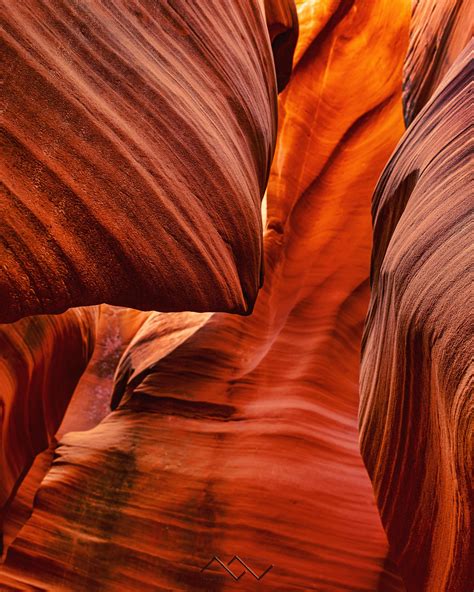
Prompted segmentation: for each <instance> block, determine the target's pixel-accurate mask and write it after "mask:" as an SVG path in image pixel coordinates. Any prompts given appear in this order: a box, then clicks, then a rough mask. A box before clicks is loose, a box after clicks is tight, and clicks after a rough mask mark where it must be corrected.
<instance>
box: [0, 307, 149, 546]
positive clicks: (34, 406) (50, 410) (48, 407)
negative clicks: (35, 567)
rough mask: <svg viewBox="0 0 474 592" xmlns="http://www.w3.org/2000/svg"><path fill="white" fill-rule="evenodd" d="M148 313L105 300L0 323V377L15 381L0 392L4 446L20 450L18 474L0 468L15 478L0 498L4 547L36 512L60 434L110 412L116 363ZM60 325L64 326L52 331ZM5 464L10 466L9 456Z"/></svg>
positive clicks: (83, 427) (8, 451)
mask: <svg viewBox="0 0 474 592" xmlns="http://www.w3.org/2000/svg"><path fill="white" fill-rule="evenodd" d="M147 316H148V313H143V312H139V311H134V310H130V309H119V308H114V307H110V306H106V305H102V306H101V307H97V309H95V310H90V309H89V310H88V309H80V310H75V311H69V312H68V313H65V314H63V315H60V316H58V317H47V316H41V317H31V318H29V319H24V320H23V321H20V322H17V323H14V324H12V325H4V326H3V327H0V331H1V333H2V334H3V335H4V336H5V337H4V339H3V340H2V342H1V351H2V354H3V356H4V366H3V368H2V372H1V373H0V384H2V385H4V384H5V382H4V380H5V379H6V375H7V373H8V376H9V379H10V384H11V386H10V388H9V389H7V390H6V391H5V390H3V392H2V401H3V404H4V407H5V408H6V409H7V413H6V414H5V418H4V421H3V422H2V449H3V451H4V454H5V456H9V459H10V460H13V459H15V454H16V456H17V457H18V458H16V460H17V464H16V466H15V470H14V479H12V478H11V476H10V478H9V476H8V475H5V474H4V475H2V483H3V482H4V483H5V484H7V483H10V489H11V490H12V491H13V493H14V496H13V495H12V497H11V499H9V500H8V503H5V498H6V497H7V496H6V495H5V496H4V498H3V499H2V505H3V504H5V505H4V507H3V509H2V522H3V524H2V530H3V552H4V553H5V552H6V549H7V548H8V545H9V544H10V542H11V541H12V539H13V537H14V536H15V535H16V534H17V532H18V531H19V529H20V528H21V526H22V525H23V524H24V522H25V521H26V519H27V518H28V517H29V515H30V514H31V510H32V506H33V498H34V495H35V494H36V491H37V489H38V486H39V484H40V482H41V480H42V479H43V478H44V476H45V474H46V473H47V471H48V470H49V468H50V466H51V461H52V457H53V452H54V449H55V447H56V445H57V439H58V438H60V437H61V435H63V434H65V433H67V432H70V431H76V430H87V429H90V428H92V427H94V426H95V425H97V424H98V423H99V422H100V421H101V420H102V419H103V418H104V417H105V416H106V415H108V413H109V412H110V392H111V390H112V388H113V384H114V374H115V369H116V366H117V363H118V361H119V359H120V357H121V355H122V353H123V352H124V350H125V349H126V347H127V345H128V343H129V341H130V339H131V338H132V337H133V336H134V335H135V334H136V333H137V330H138V328H139V327H140V326H141V325H142V324H143V322H144V321H145V320H146V318H147ZM43 327H46V330H43V329H42V328H43ZM55 327H59V330H56V331H55V330H53V329H54V328H55ZM12 335H13V336H14V338H13V339H12ZM71 335H72V336H73V338H72V339H71V341H69V339H70V337H69V336H71ZM81 337H82V341H81ZM12 343H14V346H12ZM6 344H8V345H6ZM81 347H82V356H81V349H80V348H81ZM92 350H93V351H92ZM91 354H92V356H91ZM89 358H90V361H89ZM26 364H28V370H27V371H25V368H26ZM81 373H82V376H81ZM26 375H28V376H29V382H28V381H27V379H26V378H25V376H26ZM65 377H67V378H66V380H65ZM79 377H80V378H79ZM76 383H77V386H76ZM38 408H40V409H41V412H42V413H43V414H44V415H43V418H42V417H41V415H40V414H39V413H38ZM25 426H28V427H25ZM26 434H28V437H27V438H25V435H26ZM48 445H49V448H47V447H48ZM45 448H47V449H46V450H45ZM12 451H15V454H12ZM41 451H43V452H42V453H41V454H39V455H38V456H37V457H36V458H35V456H36V454H38V452H41ZM33 459H34V462H33V464H32V465H31V463H32V460H33ZM2 460H3V458H2ZM30 465H31V468H29V467H30ZM1 466H2V467H3V466H5V469H6V470H7V468H8V463H5V465H3V463H2V465H1ZM18 475H19V476H18ZM8 497H10V496H8Z"/></svg>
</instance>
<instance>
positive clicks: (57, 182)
mask: <svg viewBox="0 0 474 592" xmlns="http://www.w3.org/2000/svg"><path fill="white" fill-rule="evenodd" d="M1 4H2V18H1V21H2V59H3V60H4V64H3V68H2V69H3V72H4V74H5V76H4V84H3V85H2V103H3V109H2V119H3V122H4V129H3V132H2V144H3V155H4V156H3V159H2V165H1V166H2V169H1V174H2V179H3V188H2V193H1V197H0V200H1V201H0V210H1V212H2V216H1V222H0V224H1V226H0V237H1V239H2V240H1V243H0V260H1V262H2V267H1V275H0V298H1V301H2V307H1V310H0V322H11V321H15V320H17V319H19V318H21V317H23V316H27V315H33V314H43V313H57V312H62V311H64V310H65V309H67V308H69V307H72V306H83V305H90V304H98V303H102V302H107V303H109V304H117V305H121V306H129V307H133V308H139V309H146V310H149V309H154V310H161V311H170V310H188V309H190V310H198V311H207V310H215V311H229V312H240V313H248V312H250V310H251V309H252V307H253V303H254V300H255V297H256V294H257V291H258V289H259V286H260V282H261V258H262V252H261V217H260V200H261V197H262V195H263V192H264V190H265V186H266V183H267V178H268V173H269V168H270V163H271V159H272V155H273V149H274V143H275V135H276V80H275V71H274V64H273V59H272V52H271V45H270V40H269V34H268V30H267V25H266V22H265V6H264V4H263V1H262V2H259V1H258V0H248V1H246V2H241V1H233V0H229V1H226V2H224V3H223V2H222V1H221V0H206V1H205V2H200V3H199V4H196V3H194V2H189V1H188V0H173V1H169V2H165V1H159V2H156V1H155V0H153V1H148V0H143V1H140V2H138V1H137V2H135V1H132V2H129V1H121V0H117V1H116V2H99V1H93V2H53V1H42V2H28V1H25V0H19V1H18V2H8V1H3V2H2V3H1ZM291 4H292V0H286V1H284V0H273V1H271V0H268V1H267V2H266V6H267V12H268V14H269V18H270V21H269V27H270V28H271V29H272V30H273V31H274V36H275V35H276V34H277V33H280V35H279V36H277V37H275V38H274V43H275V44H276V46H278V48H279V49H278V57H279V58H280V59H282V68H283V69H282V70H281V71H280V69H278V82H279V86H280V87H283V86H284V85H285V83H286V82H287V77H288V72H289V68H290V65H291V58H292V55H291V54H292V47H293V46H294V41H295V34H294V33H292V27H295V26H296V25H295V22H294V20H292V14H293V13H292V12H291V8H289V6H291ZM273 5H275V6H277V8H272V6H273ZM278 7H279V8H278ZM293 16H294V15H293ZM285 32H286V33H285ZM282 34H283V37H285V35H286V36H289V38H290V41H288V42H284V43H280V42H279V41H278V40H282V36H281V35H282ZM283 41H284V40H283ZM276 46H275V47H276Z"/></svg>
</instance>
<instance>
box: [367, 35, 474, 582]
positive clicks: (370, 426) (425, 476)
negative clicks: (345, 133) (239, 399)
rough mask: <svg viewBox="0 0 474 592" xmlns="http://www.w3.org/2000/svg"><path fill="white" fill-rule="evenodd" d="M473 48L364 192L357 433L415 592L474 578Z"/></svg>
mask: <svg viewBox="0 0 474 592" xmlns="http://www.w3.org/2000/svg"><path fill="white" fill-rule="evenodd" d="M473 49H474V45H473V44H472V43H471V45H470V46H469V47H468V48H467V49H466V50H465V51H464V52H463V54H462V55H460V56H459V57H458V59H457V60H456V61H455V63H454V65H453V66H452V67H451V69H450V70H449V72H448V74H447V75H446V77H445V78H444V79H443V82H442V83H441V84H440V85H439V86H438V88H437V90H436V92H435V93H434V95H433V96H432V98H431V99H430V101H429V102H428V104H427V105H426V106H425V107H424V108H423V109H422V111H421V112H420V114H419V116H418V118H417V119H416V120H415V121H414V123H413V124H412V125H411V127H410V128H409V129H408V130H407V132H406V133H405V135H404V137H403V139H402V141H401V142H400V144H399V145H398V147H397V150H396V151H395V153H394V155H393V156H392V158H391V160H390V161H389V163H388V164H387V166H386V168H385V170H384V173H383V175H382V177H381V179H380V182H379V184H378V186H377V190H376V192H375V195H374V202H373V215H374V252H373V259H372V298H371V304H370V309H369V313H368V317H367V324H366V328H365V336H364V343H363V356H362V371H361V419H360V422H361V423H360V426H361V447H362V454H363V457H364V460H365V462H366V465H367V468H368V471H369V474H370V476H371V479H372V481H373V484H374V489H375V494H376V498H377V503H378V506H379V509H380V513H381V516H382V521H383V523H384V526H385V529H386V531H387V533H388V538H389V541H390V545H391V547H392V551H393V553H394V557H395V559H396V561H397V563H398V565H399V568H400V571H401V573H402V575H403V577H404V581H405V584H406V587H407V589H408V590H410V591H413V592H423V591H426V592H431V591H434V590H440V591H449V592H464V591H465V590H468V589H470V588H471V587H472V586H471V585H470V582H472V581H473V580H472V562H471V563H470V555H471V557H472V548H473V547H472V545H473V533H472V523H473V522H472V519H473V514H472V507H473V506H472V497H471V496H472V488H471V485H472V434H473V413H472V411H473V408H472V401H473V398H472V394H473V372H472V352H473V350H474V340H473V325H472V315H471V311H472V303H473V299H472V275H470V262H471V261H472V255H473V248H472V245H473V242H472V175H471V173H472V156H471V155H472V137H471V135H470V133H469V124H470V120H471V119H472V99H471V97H470V93H469V84H470V83H471V86H472V81H471V79H472V52H473ZM470 181H471V183H470Z"/></svg>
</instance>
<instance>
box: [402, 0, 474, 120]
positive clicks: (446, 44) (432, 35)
mask: <svg viewBox="0 0 474 592" xmlns="http://www.w3.org/2000/svg"><path fill="white" fill-rule="evenodd" d="M412 2H413V14H412V19H411V26H410V29H411V30H410V44H409V47H408V53H407V57H406V59H405V65H404V72H403V78H404V82H403V106H404V111H405V121H406V122H407V125H409V124H410V123H411V122H412V121H413V119H414V118H415V117H416V116H417V115H418V113H419V112H420V111H421V109H422V108H423V107H424V106H425V105H426V103H427V102H428V100H429V99H430V97H431V95H432V94H433V93H434V92H435V90H436V88H437V87H438V85H439V84H440V82H441V81H442V79H443V78H444V76H445V74H446V73H447V71H448V70H449V68H450V67H451V65H452V64H453V62H454V60H455V59H456V58H457V56H458V55H459V54H460V53H461V51H462V50H463V48H464V47H465V46H466V45H467V44H468V42H469V40H470V39H471V38H472V36H473V33H474V29H473V23H474V2H473V1H472V0H436V1H435V2H434V1H433V0H412Z"/></svg>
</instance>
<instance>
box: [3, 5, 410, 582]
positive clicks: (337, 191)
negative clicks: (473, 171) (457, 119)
mask: <svg viewBox="0 0 474 592" xmlns="http://www.w3.org/2000/svg"><path fill="white" fill-rule="evenodd" d="M409 12H410V7H409V5H408V2H396V3H394V2H393V1H392V0H383V1H380V2H377V3H371V2H358V1H356V2H344V1H343V2H331V1H328V2H320V1H316V0H307V1H304V2H300V3H299V5H298V13H299V19H300V24H301V32H302V36H301V42H300V43H299V44H298V46H297V49H296V60H295V66H294V72H293V78H292V80H291V81H290V83H289V85H288V87H287V89H286V90H285V91H284V93H283V94H282V95H281V100H280V107H279V108H280V111H279V113H280V115H279V117H280V129H279V143H278V148H277V151H276V156H275V160H274V163H273V169H272V174H271V176H270V184H269V188H268V194H267V200H266V213H267V219H266V231H265V235H264V245H265V271H266V275H265V283H264V286H263V289H262V290H261V291H260V293H259V297H258V299H257V303H256V306H255V310H254V312H253V314H252V315H251V316H249V317H245V318H242V317H241V318H239V317H235V316H231V315H226V314H214V315H199V314H196V313H183V314H176V315H162V314H158V313H156V314H154V315H151V316H150V317H149V319H148V320H147V321H146V322H145V323H144V324H143V325H142V326H141V328H140V330H139V331H138V332H137V335H136V336H135V338H134V339H133V340H132V342H131V344H130V346H129V348H128V350H127V351H126V353H125V354H124V356H123V358H122V360H121V363H120V365H119V368H118V374H117V382H116V388H115V392H114V399H113V405H114V407H116V409H115V411H114V412H112V413H111V414H110V415H109V416H108V417H106V418H105V419H104V420H103V421H102V422H101V423H100V424H99V425H98V426H96V427H95V428H93V429H92V430H89V431H87V432H75V433H69V434H67V435H66V436H65V437H64V438H63V439H62V441H61V444H60V446H59V447H58V449H57V451H56V460H55V461H54V463H53V467H52V469H51V471H50V472H49V474H48V476H47V477H46V479H45V480H44V481H43V484H42V486H41V488H40V490H39V492H38V494H37V496H36V502H35V509H34V512H33V514H32V517H31V519H30V520H29V521H28V523H27V525H26V526H25V527H24V528H23V530H22V531H21V533H20V535H19V536H18V537H17V539H16V540H15V542H14V544H13V545H12V546H11V548H10V550H9V554H8V557H7V562H6V567H5V568H4V570H3V574H4V576H3V577H4V578H5V579H4V581H7V578H8V581H9V582H10V584H9V585H11V582H16V583H15V584H13V586H17V588H16V589H25V588H26V587H27V586H28V585H29V586H32V587H33V586H36V587H40V588H46V589H53V590H58V591H59V590H108V591H115V590H117V591H119V590H120V591H121V592H123V591H124V590H138V589H140V590H144V591H145V590H146V591H148V590H150V591H159V590H202V591H206V592H209V591H217V590H231V589H232V590H233V589H234V588H235V586H236V583H235V582H234V580H233V579H232V578H231V577H230V576H229V575H228V574H227V573H226V572H225V571H224V570H223V569H222V568H221V567H219V566H218V565H216V564H214V565H212V566H210V568H209V569H208V570H206V571H205V572H203V573H201V568H202V567H203V566H204V565H205V564H206V563H208V561H209V560H210V559H211V558H212V556H213V555H218V556H219V557H221V558H222V559H223V560H224V561H229V560H230V559H231V557H232V556H233V555H234V554H237V555H240V556H241V557H242V559H244V560H245V561H248V563H249V565H250V566H251V567H252V568H253V569H255V571H256V572H257V573H258V574H260V573H261V572H262V571H263V570H264V569H265V568H267V566H269V565H271V564H273V565H274V567H273V568H272V569H271V571H269V572H268V573H267V574H266V575H265V579H264V580H262V581H256V580H255V579H254V578H253V577H252V575H251V574H250V573H246V574H245V575H244V576H243V578H242V579H241V580H240V585H241V586H243V589H245V590H246V592H252V591H253V590H255V591H257V590H261V589H262V586H264V588H265V590H280V591H285V592H289V591H296V590H300V591H305V592H307V591H308V590H318V591H322V590H325V591H334V592H335V591H337V592H341V591H342V590H348V591H354V590H359V591H361V590H366V591H370V592H373V591H374V590H380V591H382V590H383V591H384V592H387V591H389V590H400V589H401V584H400V581H399V580H397V578H396V576H394V575H392V576H390V574H389V573H388V572H386V571H385V570H384V562H385V560H386V557H387V542H386V539H385V535H384V533H383V530H382V528H381V525H380V521H379V517H378V515H377V512H376V509H375V504H374V502H373V497H372V490H371V486H370V482H369V479H368V476H367V474H366V472H365V469H364V467H363V464H362V460H361V458H360V454H359V450H358V434H357V409H358V365H359V340H360V336H361V331H362V325H363V319H364V315H365V311H366V306H367V303H368V297H369V294H368V277H367V275H368V273H367V270H368V266H369V259H370V246H371V245H370V196H371V194H372V191H373V188H374V186H375V183H376V180H377V176H378V174H379V172H380V171H381V170H382V168H383V166H384V164H385V162H386V160H387V158H388V156H389V154H390V152H391V151H392V150H393V148H394V146H395V144H396V142H397V140H398V138H399V137H400V136H401V134H402V133H403V118H402V111H401V69H402V62H403V57H404V54H405V51H406V46H407V42H408V24H409ZM310 23H312V24H310ZM341 245H342V246H343V248H341ZM231 569H233V570H234V572H235V573H236V574H239V573H241V570H240V569H239V566H238V564H236V563H235V562H234V563H232V565H231ZM22 586H23V588H22ZM14 589H15V588H14Z"/></svg>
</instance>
